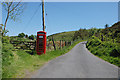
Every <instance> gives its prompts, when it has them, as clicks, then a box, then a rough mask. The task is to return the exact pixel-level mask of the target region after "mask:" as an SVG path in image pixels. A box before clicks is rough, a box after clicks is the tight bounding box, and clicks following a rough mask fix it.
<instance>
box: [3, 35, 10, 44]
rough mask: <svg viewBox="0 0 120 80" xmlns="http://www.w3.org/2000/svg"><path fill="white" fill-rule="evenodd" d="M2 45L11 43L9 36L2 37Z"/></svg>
mask: <svg viewBox="0 0 120 80" xmlns="http://www.w3.org/2000/svg"><path fill="white" fill-rule="evenodd" d="M2 43H10V40H9V37H8V36H4V37H2Z"/></svg>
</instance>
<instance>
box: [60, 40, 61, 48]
mask: <svg viewBox="0 0 120 80" xmlns="http://www.w3.org/2000/svg"><path fill="white" fill-rule="evenodd" d="M60 49H61V40H60Z"/></svg>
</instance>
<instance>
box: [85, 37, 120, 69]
mask: <svg viewBox="0 0 120 80" xmlns="http://www.w3.org/2000/svg"><path fill="white" fill-rule="evenodd" d="M87 48H88V49H89V50H90V52H91V53H93V54H94V55H96V56H98V57H100V58H101V59H103V60H105V61H108V62H109V63H111V64H114V65H116V66H118V67H120V44H119V43H113V42H111V41H101V40H100V39H99V38H97V37H92V38H91V39H89V40H88V43H87Z"/></svg>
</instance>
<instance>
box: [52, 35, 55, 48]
mask: <svg viewBox="0 0 120 80" xmlns="http://www.w3.org/2000/svg"><path fill="white" fill-rule="evenodd" d="M52 41H53V47H54V50H56V46H55V43H54V39H53V36H52Z"/></svg>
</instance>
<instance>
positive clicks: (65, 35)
mask: <svg viewBox="0 0 120 80" xmlns="http://www.w3.org/2000/svg"><path fill="white" fill-rule="evenodd" d="M74 33H75V31H69V32H62V33H56V34H53V35H50V36H48V37H47V38H48V39H49V40H51V39H52V36H53V37H54V40H55V41H60V40H64V41H72V40H73V36H74Z"/></svg>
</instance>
